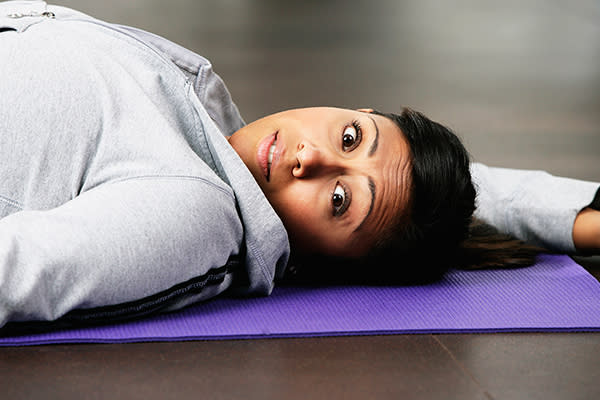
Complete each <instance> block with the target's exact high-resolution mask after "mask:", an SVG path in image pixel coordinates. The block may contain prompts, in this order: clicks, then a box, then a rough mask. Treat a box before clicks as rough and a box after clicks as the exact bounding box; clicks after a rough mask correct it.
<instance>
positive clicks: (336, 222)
mask: <svg viewBox="0 0 600 400" xmlns="http://www.w3.org/2000/svg"><path fill="white" fill-rule="evenodd" d="M0 60H2V61H3V62H2V63H0V76H2V78H3V79H2V80H1V81H0V93H2V95H1V96H0V158H1V159H2V166H1V167H0V326H1V325H3V324H5V323H6V322H7V321H43V320H50V321H51V320H56V319H58V318H61V319H60V321H62V322H66V323H80V322H95V321H110V320H115V319H122V318H131V317H133V316H139V315H143V314H147V313H150V312H155V311H167V310H173V309H177V308H180V307H183V306H185V305H187V304H190V303H192V302H196V301H199V300H203V299H207V298H210V297H214V296H216V295H217V294H219V293H222V292H224V291H227V292H228V293H231V294H239V295H248V294H254V295H256V294H263V295H264V294H269V293H270V292H271V290H272V288H273V285H274V282H275V280H292V281H293V280H297V281H302V280H304V281H306V280H309V281H310V282H318V281H329V280H332V279H333V280H338V279H336V278H341V280H350V281H358V282H364V283H369V282H378V283H381V282H383V283H394V282H404V281H408V282H414V281H424V280H430V279H435V278H437V277H439V276H440V275H441V274H442V273H443V272H444V271H445V270H446V269H448V268H449V267H451V266H462V267H469V266H478V267H481V266H486V265H495V264H494V262H493V261H492V262H491V263H489V260H490V259H489V257H488V256H489V254H492V255H493V254H496V255H498V254H500V255H501V259H502V260H504V261H506V259H505V258H504V256H505V253H500V252H492V253H489V252H483V253H481V252H478V251H477V249H478V248H484V249H485V248H489V247H490V246H489V244H486V245H484V246H482V245H481V244H477V243H481V240H480V239H479V237H482V238H484V240H488V239H485V238H489V237H490V236H489V235H488V234H487V232H485V234H484V235H478V234H477V230H471V231H470V230H469V225H470V224H471V220H472V214H473V211H474V209H475V193H476V192H475V186H474V185H473V183H472V179H471V171H472V172H473V173H474V176H473V180H474V181H475V184H476V185H478V188H477V190H478V196H477V201H478V203H479V208H478V211H477V214H476V216H478V217H480V218H482V219H484V220H485V221H486V222H489V223H492V224H494V225H495V226H497V227H498V228H499V229H500V230H503V231H504V232H505V233H512V234H514V235H516V236H518V237H520V238H521V239H525V240H528V241H530V242H532V243H534V244H538V245H544V246H546V247H550V248H553V249H556V250H560V251H574V250H575V248H574V246H578V247H580V248H581V250H585V249H595V250H596V251H597V249H598V247H600V246H599V245H598V234H597V231H598V227H599V226H600V224H599V223H598V214H599V213H598V212H597V211H593V210H591V209H585V210H584V212H581V213H579V214H578V212H579V211H580V210H582V209H584V208H585V207H587V206H588V205H590V204H592V202H593V199H594V196H595V194H596V193H597V190H598V184H594V183H589V182H581V181H574V180H567V179H562V178H553V177H550V176H548V175H547V174H543V173H539V172H523V171H509V170H499V169H491V168H488V167H485V166H482V165H478V164H475V165H472V166H470V165H469V159H468V156H467V154H466V151H465V149H464V148H463V147H462V144H461V143H460V141H459V140H458V139H457V138H456V136H454V135H453V134H452V133H451V132H450V131H448V130H447V129H446V128H444V127H443V126H441V125H439V124H437V123H434V122H432V121H430V120H428V119H427V118H426V117H424V116H423V115H422V114H419V113H417V112H414V111H412V110H409V109H405V110H403V111H402V113H401V114H400V115H387V114H380V113H377V112H373V111H372V110H368V109H361V110H342V109H335V108H308V109H300V110H289V111H285V112H282V113H278V114H274V115H270V116H267V117H265V118H263V119H260V120H258V121H255V122H253V123H251V124H248V125H245V124H244V122H243V120H242V119H241V117H240V115H239V112H238V110H237V108H236V107H235V105H234V104H233V102H232V101H231V98H230V96H229V93H228V92H227V89H226V87H225V85H224V84H223V82H222V81H221V79H220V78H219V77H218V76H217V75H216V74H214V73H213V72H212V69H211V65H210V63H209V62H208V61H207V60H205V59H204V58H202V57H200V56H198V55H197V54H194V53H192V52H190V51H188V50H186V49H183V48H181V47H179V46H177V45H175V44H173V43H171V42H169V41H167V40H165V39H163V38H160V37H158V36H155V35H153V34H150V33H148V32H144V31H141V30H138V29H135V28H130V27H124V26H116V25H112V24H108V23H105V22H103V21H98V20H95V19H93V18H91V17H89V16H87V15H84V14H81V13H79V12H77V11H73V10H69V9H66V8H62V7H53V6H47V5H46V4H45V3H44V2H38V1H33V2H5V3H0ZM524 182H528V183H527V184H528V185H529V186H528V187H523V183H524ZM533 182H537V183H538V184H539V185H540V186H543V187H545V186H548V185H549V184H552V185H553V187H554V188H555V189H548V190H547V191H545V192H541V193H542V194H541V195H536V193H538V192H539V190H538V188H537V187H535V186H534V184H533ZM515 193H518V194H519V197H521V196H522V197H523V199H522V201H514V197H515ZM548 193H552V196H553V199H554V200H555V201H556V204H557V206H556V208H554V209H552V208H548V207H547V205H546V204H544V203H543V202H544V201H546V200H547V198H548V196H547V194H548ZM531 199H533V200H531ZM596 200H597V196H596ZM530 201H534V202H536V204H538V205H540V207H539V210H538V212H534V213H531V215H526V216H519V215H518V214H517V213H514V212H512V211H511V209H509V208H507V207H513V209H514V208H519V207H527V205H528V204H529V205H530V203H529V202H530ZM499 202H503V206H502V207H495V205H496V204H498V203H499ZM576 215H579V217H578V219H577V221H578V222H577V223H575V224H574V222H573V220H574V219H575V217H576ZM509 217H516V218H515V220H514V221H509V220H508V218H509ZM549 221H550V222H549ZM581 221H583V224H582V223H581ZM578 226H579V227H584V229H583V231H582V232H583V233H581V234H577V233H576V232H579V228H578ZM548 227H550V228H552V229H548ZM572 230H573V233H574V234H573V236H571V231H572ZM473 232H475V233H473ZM474 235H475V236H474ZM594 235H595V236H594ZM573 238H574V239H575V243H574V242H573ZM498 240H499V239H497V237H496V238H495V239H493V241H492V242H491V245H496V244H497V243H502V246H503V247H506V246H504V244H505V243H509V244H514V243H513V242H506V240H505V239H502V241H498ZM478 241H479V242H478ZM473 243H476V244H475V245H473ZM519 246H520V247H518V248H517V252H516V253H515V252H513V251H512V250H510V252H511V253H510V254H511V255H516V256H517V257H516V258H515V263H514V264H515V265H522V264H523V262H524V259H523V258H520V254H519V251H521V250H520V249H528V248H527V247H526V246H525V245H519ZM290 249H291V256H292V259H291V260H290ZM526 253H527V252H526ZM390 254H393V255H394V256H395V257H398V258H401V259H402V265H390V263H389V261H388V260H386V259H385V258H386V257H389V255H390ZM482 254H483V255H482ZM530 254H531V253H527V254H526V256H529V255H530ZM473 255H474V256H475V257H478V258H479V259H472V258H471V257H472V256H473ZM525 259H527V257H525ZM315 260H318V264H315ZM529 260H530V259H529ZM508 264H510V263H508ZM502 265H505V263H504V262H503V263H502ZM417 266H418V268H417Z"/></svg>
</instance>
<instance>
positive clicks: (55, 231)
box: [0, 2, 289, 326]
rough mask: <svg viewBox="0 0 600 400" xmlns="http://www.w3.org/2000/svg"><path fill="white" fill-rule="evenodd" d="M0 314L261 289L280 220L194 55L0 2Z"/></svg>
mask: <svg viewBox="0 0 600 400" xmlns="http://www.w3.org/2000/svg"><path fill="white" fill-rule="evenodd" d="M0 60H1V62H0V77H2V78H1V79H0V93H1V95H0V160H2V161H1V164H0V326H2V325H3V324H4V323H5V322H6V321H7V320H14V321H23V320H54V319H56V318H59V317H61V316H63V315H65V314H66V313H68V312H69V311H71V310H74V309H77V311H74V312H72V313H70V314H68V315H67V316H65V319H67V320H70V321H73V322H77V321H93V320H97V319H102V320H110V319H120V318H128V317H131V316H135V315H141V314H145V313H148V312H155V311H165V310H171V309H175V308H179V307H182V306H184V305H186V304H189V303H191V302H195V301H199V300H203V299H206V298H210V297H214V296H216V295H217V294H219V293H221V292H223V291H225V290H226V289H228V288H231V290H232V291H235V293H237V294H242V295H243V294H254V295H267V294H269V293H270V292H271V290H272V288H273V282H274V279H275V277H276V276H277V275H278V274H281V273H282V272H283V270H284V268H285V265H286V263H287V258H288V254H289V244H288V239H287V233H286V231H285V229H284V226H283V224H282V222H281V220H280V219H279V217H278V216H277V215H276V214H275V212H274V210H273V208H272V207H271V206H270V204H269V203H268V201H267V199H266V198H265V196H264V195H263V194H262V192H261V190H260V187H259V186H258V185H257V183H256V182H255V180H254V178H253V177H252V175H251V174H250V172H249V171H248V169H247V168H246V167H245V165H244V164H243V162H242V160H241V159H240V158H239V157H238V155H237V154H236V153H235V151H234V150H233V148H232V147H231V146H230V145H229V144H228V142H227V140H226V138H225V136H224V135H230V134H231V133H233V132H234V131H236V130H237V129H239V128H240V127H241V126H243V121H242V118H241V117H240V115H239V113H238V110H237V108H236V107H235V105H234V104H233V102H232V101H231V98H230V95H229V93H228V91H227V89H226V87H225V85H224V84H223V82H222V80H221V79H220V78H219V77H218V76H217V75H216V74H215V73H214V72H213V71H212V67H211V64H210V63H209V62H208V61H207V60H206V59H204V58H203V57H201V56H199V55H197V54H194V53H192V52H190V51H188V50H186V49H184V48H182V47H180V46H177V45H175V44H173V43H171V42H169V41H167V40H165V39H163V38H160V37H157V36H155V35H152V34H150V33H147V32H143V31H140V30H136V29H133V28H129V27H121V26H115V25H111V24H108V23H105V22H102V21H98V20H96V19H93V18H91V17H89V16H86V15H84V14H81V13H79V12H76V11H73V10H69V9H65V8H61V7H53V6H46V4H45V3H44V2H10V3H0Z"/></svg>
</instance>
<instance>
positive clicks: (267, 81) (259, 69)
mask: <svg viewBox="0 0 600 400" xmlns="http://www.w3.org/2000/svg"><path fill="white" fill-rule="evenodd" d="M53 3H54V4H60V5H65V6H68V7H73V8H77V9H79V10H81V11H83V12H86V13H88V14H91V15H94V16H96V17H98V18H101V19H104V20H108V21H111V22H116V23H121V24H126V25H133V26H136V27H139V28H142V29H146V30H149V31H151V32H154V33H157V34H159V35H161V36H164V37H166V38H168V39H170V40H172V41H175V42H177V43H179V44H181V45H183V46H185V47H187V48H190V49H192V50H194V51H196V52H198V53H200V54H202V55H204V56H205V57H207V58H208V59H210V60H211V61H212V63H213V65H214V68H215V70H216V71H217V72H218V73H219V74H220V75H221V76H222V77H223V79H224V80H225V82H226V83H227V84H228V86H229V89H230V91H231V93H232V96H233V98H234V100H235V101H236V103H237V105H238V107H239V108H240V111H241V113H242V115H243V116H244V118H245V119H246V121H252V120H254V119H256V118H259V117H261V116H263V115H265V114H269V113H272V112H275V111H280V110H282V109H287V108H292V107H302V106H312V105H331V106H341V107H350V108H358V107H373V108H377V109H380V110H382V111H399V109H400V107H401V106H404V105H408V106H411V107H413V108H416V109H418V110H420V111H422V112H424V113H425V114H427V115H428V116H430V117H431V118H433V119H435V120H438V121H440V122H442V123H444V124H446V125H448V126H449V127H451V128H452V129H454V130H455V131H456V132H457V133H458V134H459V136H461V137H462V138H463V139H464V141H465V143H466V145H467V147H468V148H469V150H470V151H471V154H472V155H473V157H474V159H475V160H477V161H482V162H485V163H487V164H490V165H498V166H509V167H517V168H534V169H545V170H548V171H550V172H552V173H554V174H559V175H566V176H571V177H576V178H581V179H590V180H600V2H598V1H596V0H589V1H585V0H584V1H551V0H550V1H535V0H526V1H515V0H504V1H502V2H497V1H478V0H462V1H452V2H451V1H447V2H446V1H435V0H420V1H400V0H384V1H367V0H352V1H342V0H304V1H281V0H254V1H251V0H246V1H243V0H239V1H236V0H169V1H166V0H129V1H124V0H119V1H117V0H103V1H96V0H57V1H55V2H53Z"/></svg>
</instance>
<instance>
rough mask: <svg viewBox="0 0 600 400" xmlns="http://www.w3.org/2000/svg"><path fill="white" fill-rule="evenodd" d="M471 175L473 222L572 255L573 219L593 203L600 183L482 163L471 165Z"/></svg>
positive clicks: (573, 248) (573, 249)
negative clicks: (479, 222) (490, 226)
mask: <svg viewBox="0 0 600 400" xmlns="http://www.w3.org/2000/svg"><path fill="white" fill-rule="evenodd" d="M471 174H472V178H473V182H474V184H475V187H476V190H477V200H476V206H477V209H476V211H475V214H474V215H475V217H476V218H479V219H481V220H483V221H485V222H487V223H488V224H490V225H492V226H494V227H496V228H497V229H499V230H500V231H501V232H504V233H508V234H510V235H513V236H515V237H517V238H519V239H522V240H525V241H527V242H530V243H533V244H536V245H539V246H543V247H545V248H547V249H549V250H553V251H559V252H566V253H574V252H575V245H574V243H573V236H572V233H573V223H574V222H575V217H576V216H577V214H578V213H579V211H581V210H582V209H583V208H585V207H587V206H588V205H589V204H590V203H591V202H592V201H593V199H594V196H595V195H596V192H597V191H598V190H599V188H600V183H595V182H589V181H582V180H577V179H570V178H563V177H557V176H553V175H550V174H549V173H547V172H544V171H531V170H517V169H509V168H495V167H488V166H486V165H483V164H480V163H473V164H471Z"/></svg>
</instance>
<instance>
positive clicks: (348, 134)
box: [342, 121, 362, 151]
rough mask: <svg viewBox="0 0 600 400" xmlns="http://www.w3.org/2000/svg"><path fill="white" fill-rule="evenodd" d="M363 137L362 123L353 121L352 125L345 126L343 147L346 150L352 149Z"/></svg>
mask: <svg viewBox="0 0 600 400" xmlns="http://www.w3.org/2000/svg"><path fill="white" fill-rule="evenodd" d="M361 137H362V133H361V130H360V125H358V122H356V121H354V122H352V125H348V126H347V127H346V128H344V133H343V134H342V149H343V150H344V151H352V150H354V149H355V148H356V146H358V144H359V143H360V140H361Z"/></svg>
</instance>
